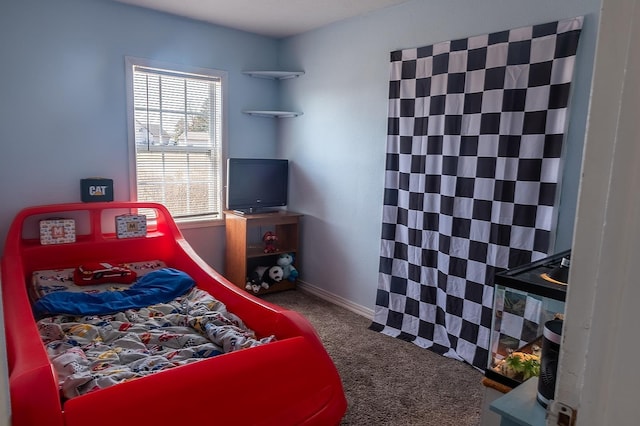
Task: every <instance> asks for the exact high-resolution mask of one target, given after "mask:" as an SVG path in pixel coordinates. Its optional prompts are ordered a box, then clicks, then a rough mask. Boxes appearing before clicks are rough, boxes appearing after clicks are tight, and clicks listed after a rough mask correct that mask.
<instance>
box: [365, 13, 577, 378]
mask: <svg viewBox="0 0 640 426" xmlns="http://www.w3.org/2000/svg"><path fill="white" fill-rule="evenodd" d="M582 21H583V18H582V17H578V18H573V19H567V20H563V21H558V22H552V23H547V24H542V25H534V26H530V27H525V28H518V29H512V30H508V31H502V32H497V33H492V34H487V35H482V36H476V37H470V38H467V39H461V40H454V41H448V42H443V43H437V44H434V45H431V46H426V47H421V48H414V49H406V50H400V51H395V52H392V53H391V82H390V86H389V121H388V140H387V160H386V177H385V196H384V211H383V224H382V243H381V255H380V274H379V284H378V292H377V298H376V308H375V314H374V321H373V324H372V326H371V328H372V329H374V330H378V331H381V332H382V333H385V334H388V335H390V336H394V337H399V338H401V339H405V340H409V341H412V342H414V343H415V344H417V345H418V346H421V347H425V348H431V349H432V350H434V351H436V352H438V353H440V354H443V355H445V356H447V357H452V358H457V359H459V360H463V361H466V362H468V363H470V364H472V365H473V366H476V367H478V368H482V369H484V368H485V367H487V361H488V354H489V352H488V347H489V334H490V331H491V316H492V313H491V311H492V300H493V277H494V273H495V271H496V270H498V269H503V268H512V267H515V266H518V265H522V264H524V263H528V262H531V261H534V260H537V259H540V258H543V257H545V256H546V255H547V253H548V251H549V249H550V243H551V238H552V224H553V222H554V217H555V202H556V189H557V186H558V178H559V176H560V171H561V170H560V169H561V153H562V142H563V139H564V132H565V128H566V118H567V112H568V111H567V104H568V100H569V88H570V85H571V79H572V75H573V66H574V61H575V53H576V49H577V46H578V38H579V35H580V30H581V28H582Z"/></svg>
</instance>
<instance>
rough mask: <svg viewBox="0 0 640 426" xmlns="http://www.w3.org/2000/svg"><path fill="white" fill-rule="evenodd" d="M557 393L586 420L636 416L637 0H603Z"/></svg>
mask: <svg viewBox="0 0 640 426" xmlns="http://www.w3.org/2000/svg"><path fill="white" fill-rule="evenodd" d="M601 20H602V22H601V27H600V37H599V39H598V50H597V55H596V68H595V72H594V80H593V94H592V105H591V111H590V114H589V115H590V119H589V126H588V131H587V140H586V145H585V155H584V167H583V176H582V181H581V185H580V196H579V202H578V213H577V217H576V231H575V239H574V249H573V252H572V260H571V275H570V277H569V287H568V299H567V307H566V320H565V325H564V327H565V328H564V331H563V342H562V353H561V358H560V366H559V376H558V387H557V392H556V395H557V397H558V398H557V399H558V400H559V401H561V402H562V403H564V404H566V405H568V406H570V407H573V408H576V409H577V410H578V413H577V419H578V424H579V425H583V426H591V425H593V426H600V425H635V424H638V394H637V387H638V383H640V369H638V368H636V367H635V357H636V354H638V353H640V340H639V337H640V332H639V331H638V327H637V324H638V318H637V315H638V314H637V311H638V308H637V303H638V301H639V300H640V285H639V284H638V253H640V220H639V218H640V192H638V190H637V188H638V187H639V186H640V170H639V169H638V165H639V164H640V125H639V124H638V111H640V50H638V46H637V42H638V40H640V25H639V22H640V1H639V0H604V2H603V9H602V14H601Z"/></svg>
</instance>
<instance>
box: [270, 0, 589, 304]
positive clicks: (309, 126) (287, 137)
mask: <svg viewBox="0 0 640 426" xmlns="http://www.w3.org/2000/svg"><path fill="white" fill-rule="evenodd" d="M599 9H600V0H566V1H562V2H558V1H556V0H538V1H530V0H486V1H482V2H478V1H472V0H446V1H444V0H413V1H409V2H407V3H403V4H401V5H398V6H394V7H390V8H387V9H384V10H381V11H377V12H373V13H370V14H367V15H365V16H362V17H358V18H354V19H350V20H346V21H343V22H340V23H337V24H334V25H331V26H328V27H325V28H322V29H320V30H316V31H312V32H309V33H306V34H303V35H301V36H297V37H293V38H290V39H287V40H285V41H284V42H283V45H282V49H281V53H280V54H281V64H282V65H283V66H285V67H289V68H293V69H303V70H304V71H305V72H306V74H305V75H304V76H303V77H301V78H299V79H295V80H290V81H285V82H283V83H282V90H283V92H282V93H283V95H282V96H283V102H285V103H287V104H290V105H294V106H295V107H296V108H299V109H301V110H302V111H304V115H303V116H301V117H299V118H295V119H291V120H286V121H282V122H281V124H280V127H279V133H280V150H281V151H280V152H281V155H283V156H285V157H288V158H290V159H291V160H292V161H293V162H294V167H293V173H292V185H291V188H292V190H291V191H292V202H291V206H290V208H291V209H294V210H298V211H300V212H302V213H304V214H305V215H306V216H305V218H304V229H303V233H302V236H303V238H302V250H301V258H302V259H301V260H302V263H301V265H302V271H301V276H302V279H303V280H304V281H305V282H307V283H309V284H310V285H312V286H315V287H318V288H320V289H321V290H324V291H327V292H329V293H331V294H333V295H337V296H339V297H341V298H343V299H345V300H346V301H347V302H350V303H355V304H356V305H360V306H361V307H364V308H368V309H371V308H373V307H374V302H375V294H376V288H377V279H378V276H377V271H378V260H379V248H380V242H379V241H380V231H381V220H382V189H383V181H384V158H385V144H386V117H387V96H388V79H389V53H390V52H391V51H394V50H397V49H404V48H411V47H419V46H425V45H429V44H433V43H436V42H439V41H445V40H452V39H459V38H464V37H468V36H472V35H478V34H485V33H489V32H495V31H500V30H505V29H510V28H516V27H520V26H526V25H531V24H538V23H544V22H549V21H554V20H558V19H562V18H570V17H574V16H579V15H585V22H584V29H583V32H582V36H581V41H580V47H579V51H578V55H577V64H576V67H575V69H576V73H575V79H574V85H573V89H574V92H573V97H572V105H571V115H570V127H569V131H568V141H567V142H568V143H567V148H568V149H567V155H566V163H565V174H564V179H563V185H562V199H561V203H560V217H559V226H558V237H557V244H556V250H562V249H567V248H569V247H570V246H571V239H572V235H573V222H574V217H575V205H576V197H577V192H578V181H579V176H580V167H581V158H582V146H583V140H584V135H585V125H586V120H587V110H588V100H589V92H590V83H591V74H592V68H593V60H594V50H595V42H596V35H597V21H598V16H599ZM365 311H366V310H365Z"/></svg>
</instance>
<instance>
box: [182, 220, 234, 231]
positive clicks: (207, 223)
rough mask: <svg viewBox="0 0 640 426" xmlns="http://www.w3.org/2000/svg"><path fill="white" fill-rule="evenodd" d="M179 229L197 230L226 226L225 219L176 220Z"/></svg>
mask: <svg viewBox="0 0 640 426" xmlns="http://www.w3.org/2000/svg"><path fill="white" fill-rule="evenodd" d="M176 223H177V225H178V228H180V230H183V229H195V228H210V227H216V226H224V218H223V217H221V218H219V219H195V220H185V219H183V220H180V221H178V220H176Z"/></svg>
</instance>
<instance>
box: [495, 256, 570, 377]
mask: <svg viewBox="0 0 640 426" xmlns="http://www.w3.org/2000/svg"><path fill="white" fill-rule="evenodd" d="M569 257H570V251H564V252H561V253H558V254H556V255H553V256H550V257H547V258H545V259H542V260H539V261H536V262H533V263H530V264H527V265H523V266H520V267H518V268H513V269H510V270H508V271H504V272H501V273H498V274H496V277H495V287H494V302H493V318H492V327H491V330H492V331H491V337H490V344H489V351H490V353H489V355H490V358H489V365H488V367H487V369H486V370H485V377H486V378H488V379H490V380H493V381H495V382H498V383H500V384H503V385H505V386H507V387H509V388H515V387H516V386H518V385H520V384H521V383H522V382H524V381H525V380H527V379H528V378H529V377H530V375H531V374H533V375H537V374H535V373H537V372H539V362H540V352H541V348H542V334H543V330H544V325H545V322H547V321H549V320H552V319H554V318H556V317H562V316H563V315H564V306H565V299H566V291H567V288H566V287H567V286H566V284H565V283H563V282H560V281H558V280H557V279H554V278H553V277H558V276H563V277H566V274H558V273H557V272H559V271H560V272H564V271H562V268H563V265H564V264H565V260H566V259H568V258H569ZM514 358H517V359H514ZM536 365H537V366H538V367H537V368H536Z"/></svg>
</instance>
